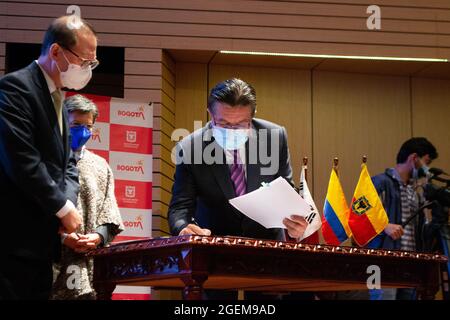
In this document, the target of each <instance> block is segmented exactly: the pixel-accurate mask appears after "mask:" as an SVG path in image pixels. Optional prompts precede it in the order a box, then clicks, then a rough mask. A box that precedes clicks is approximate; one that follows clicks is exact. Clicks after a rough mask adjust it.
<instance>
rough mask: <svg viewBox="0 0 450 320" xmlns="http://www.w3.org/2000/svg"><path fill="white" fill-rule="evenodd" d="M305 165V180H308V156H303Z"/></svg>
mask: <svg viewBox="0 0 450 320" xmlns="http://www.w3.org/2000/svg"><path fill="white" fill-rule="evenodd" d="M303 167H304V168H305V181H306V182H308V157H303Z"/></svg>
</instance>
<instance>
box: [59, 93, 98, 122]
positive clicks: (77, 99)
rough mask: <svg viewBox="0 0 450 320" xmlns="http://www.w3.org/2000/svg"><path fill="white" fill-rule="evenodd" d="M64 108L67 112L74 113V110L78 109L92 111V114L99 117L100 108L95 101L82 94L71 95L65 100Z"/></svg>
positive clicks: (86, 111) (95, 117) (85, 111)
mask: <svg viewBox="0 0 450 320" xmlns="http://www.w3.org/2000/svg"><path fill="white" fill-rule="evenodd" d="M64 108H66V110H67V112H69V113H72V112H74V111H78V112H81V113H92V116H93V117H94V122H95V119H97V117H98V108H97V106H96V105H95V103H94V102H93V101H92V100H90V99H88V98H86V97H84V96H82V95H81V94H76V95H74V96H70V97H68V98H66V99H65V100H64Z"/></svg>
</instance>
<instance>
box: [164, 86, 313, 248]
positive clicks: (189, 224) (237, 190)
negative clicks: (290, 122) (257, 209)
mask: <svg viewBox="0 0 450 320" xmlns="http://www.w3.org/2000/svg"><path fill="white" fill-rule="evenodd" d="M255 111H256V94H255V90H254V89H253V88H252V87H251V86H250V85H249V84H247V83H246V82H244V81H242V80H240V79H231V80H226V81H224V82H222V83H219V84H218V85H217V86H216V87H215V88H213V89H212V90H211V93H210V96H209V98H208V112H209V114H210V116H211V119H212V120H211V122H209V123H207V124H206V126H205V127H203V128H202V129H199V130H197V131H195V132H194V133H192V134H191V135H189V136H187V137H186V138H185V139H183V140H182V141H181V142H180V143H179V144H178V148H177V166H176V172H175V182H174V185H173V189H172V200H171V202H170V206H169V214H168V215H169V225H170V229H171V232H172V234H173V235H184V234H198V235H210V234H212V235H222V236H225V235H231V236H243V237H251V238H262V239H277V240H285V239H286V235H285V232H284V230H283V229H278V228H274V229H266V228H265V227H263V226H262V225H260V224H259V223H257V222H256V221H254V220H252V219H250V218H248V217H247V216H245V215H244V214H242V213H241V212H239V211H238V210H236V209H235V208H234V207H232V206H231V205H230V204H229V202H228V200H229V199H231V198H234V197H236V196H240V195H243V194H245V193H248V192H251V191H254V190H256V189H258V188H259V187H260V186H261V183H263V182H265V183H268V182H271V181H273V180H274V179H276V178H278V177H283V178H285V179H286V180H287V181H288V182H289V183H291V184H292V185H293V183H292V169H291V165H290V161H289V151H288V146H287V138H286V131H285V129H284V128H283V127H281V126H278V125H276V124H274V123H271V122H268V121H265V120H261V119H255V118H254V115H255ZM275 210H276V208H275ZM283 222H284V224H285V226H286V228H287V231H288V234H289V236H290V237H291V238H294V239H297V238H299V237H301V236H302V235H303V233H304V231H305V228H306V226H307V222H306V221H305V219H304V218H303V217H301V216H298V215H293V216H291V217H287V218H286V219H284V221H283Z"/></svg>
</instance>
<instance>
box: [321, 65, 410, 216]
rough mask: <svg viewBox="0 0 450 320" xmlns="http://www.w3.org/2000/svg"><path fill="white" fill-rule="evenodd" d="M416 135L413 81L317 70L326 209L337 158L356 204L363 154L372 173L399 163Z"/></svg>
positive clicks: (348, 190) (346, 188) (344, 180)
mask: <svg viewBox="0 0 450 320" xmlns="http://www.w3.org/2000/svg"><path fill="white" fill-rule="evenodd" d="M410 136H411V113H410V89H409V79H408V78H407V77H388V76H375V75H358V74H345V73H332V72H321V71H317V72H314V74H313V157H314V160H313V161H314V182H315V185H314V195H315V200H316V204H317V205H318V207H322V206H323V201H324V197H325V194H326V189H327V186H328V180H329V176H330V172H331V167H332V160H333V158H334V157H338V158H339V173H340V179H341V183H342V186H343V189H344V192H345V195H346V197H347V200H348V201H350V199H351V197H352V196H353V191H354V188H355V187H356V183H357V181H358V178H359V173H360V164H361V159H362V156H363V155H367V157H368V168H369V172H370V174H371V175H375V174H378V173H381V172H383V171H384V169H385V168H387V167H392V166H394V165H395V159H396V155H397V152H398V149H399V148H400V145H401V144H402V143H403V141H405V140H406V139H408V138H410Z"/></svg>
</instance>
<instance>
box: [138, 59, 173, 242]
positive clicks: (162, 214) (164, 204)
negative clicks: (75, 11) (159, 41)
mask: <svg viewBox="0 0 450 320" xmlns="http://www.w3.org/2000/svg"><path fill="white" fill-rule="evenodd" d="M139 55H140V54H139ZM160 57H161V58H160V63H158V67H157V69H159V70H160V71H161V76H160V77H159V83H158V85H159V90H160V95H161V103H159V104H158V106H157V111H156V112H155V113H154V115H153V123H154V126H153V136H154V138H155V137H158V138H156V139H154V142H153V144H154V150H157V153H153V190H154V191H157V192H156V193H155V194H154V195H153V199H152V200H153V201H152V208H153V209H152V213H153V221H152V223H153V226H155V228H153V231H154V232H159V233H164V234H166V235H168V234H169V227H168V222H167V211H168V205H169V202H168V200H167V197H165V198H164V199H163V198H161V195H162V194H163V190H164V192H170V188H171V186H169V184H171V183H172V182H173V173H174V168H175V166H174V164H173V163H172V161H171V159H170V150H171V149H172V147H173V143H172V141H170V136H171V134H172V131H173V129H174V125H175V124H174V120H175V118H174V114H173V112H172V110H171V107H170V105H171V104H170V103H167V102H166V101H172V103H173V101H174V100H175V88H174V86H173V85H172V84H171V83H170V82H169V81H167V80H166V79H167V78H172V77H173V75H174V72H175V62H174V61H172V59H171V58H170V56H168V54H167V53H166V52H164V51H161V56H160ZM137 58H139V56H137ZM168 105H169V107H168Z"/></svg>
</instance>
